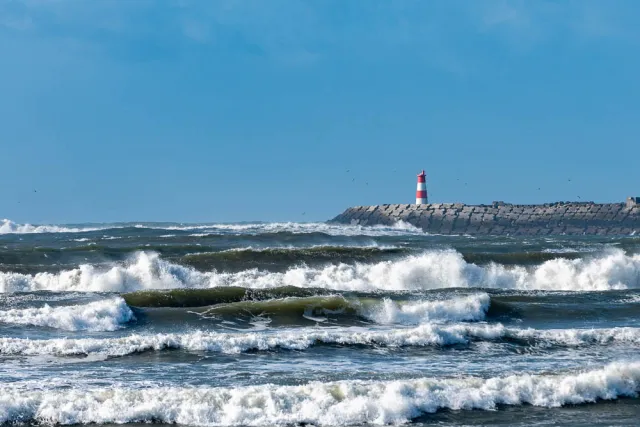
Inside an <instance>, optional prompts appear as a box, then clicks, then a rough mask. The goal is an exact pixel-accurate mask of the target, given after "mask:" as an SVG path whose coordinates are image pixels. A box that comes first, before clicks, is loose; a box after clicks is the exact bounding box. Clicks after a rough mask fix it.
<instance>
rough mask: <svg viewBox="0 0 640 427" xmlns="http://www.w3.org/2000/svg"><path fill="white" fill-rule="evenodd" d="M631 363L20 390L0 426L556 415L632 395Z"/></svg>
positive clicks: (635, 381)
mask: <svg viewBox="0 0 640 427" xmlns="http://www.w3.org/2000/svg"><path fill="white" fill-rule="evenodd" d="M639 388H640V362H629V363H612V364H609V365H606V366H604V367H602V368H600V369H594V370H585V371H581V372H567V373H563V374H557V375H541V374H538V375H530V374H520V375H510V376H504V377H493V378H479V377H464V378H444V379H433V378H420V379H410V380H396V381H358V380H350V381H339V382H328V383H327V382H311V383H309V384H305V385H297V386H280V385H272V384H265V385H258V386H251V387H237V388H229V387H221V388H212V387H157V388H134V387H110V388H89V389H49V390H26V391H25V390H22V389H20V388H18V387H15V386H10V387H8V388H7V389H6V390H4V391H3V393H2V397H1V398H0V423H9V422H13V421H20V422H37V423H42V424H90V423H98V424H106V423H109V424H125V423H134V422H160V423H165V424H169V423H171V424H181V425H195V426H236V425H243V426H262V425H296V424H311V425H333V426H344V425H364V424H376V425H383V424H400V423H407V422H409V421H411V420H412V419H414V418H416V417H419V416H420V415H422V414H425V413H433V412H436V411H438V410H440V409H443V408H447V409H452V410H472V409H480V410H494V409H496V408H497V406H498V405H524V404H529V405H534V406H540V407H559V406H563V405H575V404H584V403H590V402H595V401H597V400H603V399H604V400H613V399H617V398H619V397H623V396H629V397H636V396H637V395H638V390H639Z"/></svg>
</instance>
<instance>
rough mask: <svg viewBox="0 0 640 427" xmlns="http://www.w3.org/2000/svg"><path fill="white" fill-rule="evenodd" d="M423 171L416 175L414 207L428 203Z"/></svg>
mask: <svg viewBox="0 0 640 427" xmlns="http://www.w3.org/2000/svg"><path fill="white" fill-rule="evenodd" d="M426 177H427V176H426V175H425V173H424V170H422V172H420V173H419V174H418V188H417V189H416V205H423V204H427V203H429V197H428V196H427V180H426Z"/></svg>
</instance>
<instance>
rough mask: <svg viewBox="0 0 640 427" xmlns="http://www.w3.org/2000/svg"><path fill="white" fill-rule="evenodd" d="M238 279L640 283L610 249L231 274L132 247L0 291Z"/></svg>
mask: <svg viewBox="0 0 640 427" xmlns="http://www.w3.org/2000/svg"><path fill="white" fill-rule="evenodd" d="M219 286H238V287H244V288H254V289H267V288H274V287H283V286H295V287H304V288H324V289H334V290H359V291H373V290H425V289H437V288H452V287H462V288H471V287H479V288H499V289H523V290H529V289H536V290H566V291H596V290H611V289H629V288H638V287H640V254H634V255H627V254H625V252H624V251H622V250H619V249H612V250H610V251H608V252H606V253H604V254H602V255H600V256H598V257H593V258H584V259H573V260H571V259H564V258H558V259H553V260H549V261H546V262H544V263H542V264H540V265H537V266H534V267H523V266H511V267H507V266H504V265H501V264H495V263H492V264H488V265H484V266H479V265H476V264H472V263H468V262H466V261H465V260H464V258H463V256H462V255H461V254H460V253H459V252H456V251H453V250H443V251H431V252H426V253H423V254H421V255H416V256H408V257H405V258H403V259H400V260H391V261H382V262H378V263H373V264H365V263H355V264H344V263H340V264H337V265H329V266H324V267H317V268H314V267H307V266H304V265H302V266H296V267H291V268H290V269H288V270H287V271H285V272H269V271H264V270H259V269H248V270H244V271H240V272H236V273H222V272H217V271H215V270H214V271H210V272H205V273H202V272H199V271H196V270H195V269H193V268H190V267H185V266H182V265H178V264H173V263H171V262H168V261H166V260H163V259H161V258H160V257H159V255H158V254H156V253H149V252H141V253H137V254H136V255H135V257H134V258H133V259H132V260H131V262H129V263H127V264H126V265H118V266H114V267H112V268H111V269H109V270H104V269H99V268H96V267H94V266H91V265H82V266H80V267H79V268H76V269H73V270H66V271H62V272H59V273H37V274H35V275H31V274H18V273H6V272H0V291H2V292H16V291H36V290H53V291H95V292H103V291H113V292H128V291H136V290H144V289H171V288H199V289H202V288H213V287H219Z"/></svg>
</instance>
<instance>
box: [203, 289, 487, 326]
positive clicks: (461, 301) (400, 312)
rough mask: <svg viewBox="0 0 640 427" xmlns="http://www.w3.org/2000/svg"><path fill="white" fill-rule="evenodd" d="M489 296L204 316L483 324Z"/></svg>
mask: <svg viewBox="0 0 640 427" xmlns="http://www.w3.org/2000/svg"><path fill="white" fill-rule="evenodd" d="M489 303H490V298H489V295H487V294H477V295H468V296H461V297H455V298H450V299H443V300H432V301H429V300H427V301H425V300H410V301H406V300H402V301H397V300H392V299H390V298H383V299H380V298H356V297H345V296H342V295H327V296H317V295H315V296H312V297H302V298H299V297H296V298H291V297H287V298H281V299H269V300H263V301H246V300H245V301H238V302H232V303H227V304H219V305H216V306H214V307H211V308H209V309H207V310H206V311H204V312H202V313H201V315H202V316H204V317H216V316H224V315H231V316H246V315H250V316H261V317H265V316H268V317H270V318H274V317H277V316H299V317H305V318H307V319H310V320H314V321H326V320H327V318H328V317H331V318H333V319H335V318H338V317H345V316H355V317H360V318H365V319H367V320H369V321H373V322H375V323H378V324H388V325H391V324H403V325H418V324H421V323H427V322H463V321H480V320H484V318H485V315H486V313H487V310H488V309H489Z"/></svg>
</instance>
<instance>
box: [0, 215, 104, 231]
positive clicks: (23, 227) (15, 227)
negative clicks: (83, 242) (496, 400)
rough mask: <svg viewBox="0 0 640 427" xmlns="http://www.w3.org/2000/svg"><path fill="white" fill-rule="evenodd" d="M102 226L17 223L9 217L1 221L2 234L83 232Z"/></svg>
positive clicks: (0, 229)
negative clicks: (82, 226) (84, 226)
mask: <svg viewBox="0 0 640 427" xmlns="http://www.w3.org/2000/svg"><path fill="white" fill-rule="evenodd" d="M101 229H102V228H88V227H87V228H76V227H64V226H58V225H31V224H16V223H15V222H13V221H11V220H9V219H3V220H1V221H0V234H32V233H82V232H85V231H95V230H101Z"/></svg>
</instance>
